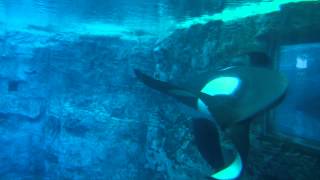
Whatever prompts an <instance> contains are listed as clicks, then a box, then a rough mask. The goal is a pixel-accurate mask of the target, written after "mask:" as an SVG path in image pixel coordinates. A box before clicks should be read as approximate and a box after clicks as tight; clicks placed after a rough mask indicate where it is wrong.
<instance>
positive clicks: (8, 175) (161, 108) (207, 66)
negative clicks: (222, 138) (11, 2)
mask: <svg viewBox="0 0 320 180" xmlns="http://www.w3.org/2000/svg"><path fill="white" fill-rule="evenodd" d="M319 12H320V6H319V3H307V4H299V5H295V4H293V5H288V6H285V7H283V11H282V12H281V13H279V12H277V13H273V14H269V15H266V16H258V17H253V18H246V19H243V20H240V21H234V22H228V23H227V24H224V23H222V22H211V23H208V24H206V25H196V26H193V27H191V28H190V29H185V30H178V31H176V32H174V33H173V34H172V35H171V36H170V37H168V38H167V39H165V40H163V41H160V42H157V43H156V44H153V43H151V42H149V43H142V42H133V41H123V40H119V39H117V38H105V37H90V36H88V37H84V36H83V37H74V36H63V35H59V34H55V35H50V36H47V35H43V36H40V35H37V36H34V35H31V34H28V33H23V32H7V33H5V34H3V35H2V36H1V37H0V93H1V97H0V144H2V150H1V152H0V162H2V163H0V177H1V179H114V180H118V179H159V180H161V179H186V180H187V179H202V178H203V177H204V176H205V175H207V174H208V173H209V172H210V168H209V167H208V165H207V164H206V162H205V161H204V160H203V159H202V158H201V157H200V154H199V152H198V151H197V149H196V147H195V146H194V143H193V141H192V139H193V137H192V134H191V130H190V129H191V127H190V126H191V122H190V117H191V116H190V115H189V114H186V113H185V112H186V111H189V109H186V107H183V106H181V105H180V104H179V103H177V102H176V101H175V100H173V99H171V98H168V97H166V96H163V95H160V94H159V93H158V92H155V91H153V90H150V89H148V88H146V87H145V86H143V84H141V83H140V82H138V81H137V79H136V78H135V77H134V75H133V73H132V69H133V68H134V67H139V68H140V69H143V71H144V72H147V73H148V74H151V75H154V76H155V77H157V78H159V79H163V80H168V81H174V82H177V83H185V81H186V80H187V79H188V78H191V76H192V75H194V74H197V73H201V72H205V71H209V70H214V69H217V68H220V67H225V66H227V65H230V64H233V63H242V64H246V59H245V58H244V57H243V56H242V55H243V54H244V53H245V52H247V51H252V50H262V51H265V52H267V53H270V52H273V51H274V48H276V47H277V46H278V45H279V44H288V43H296V42H301V41H306V42H307V41H310V40H313V41H319V40H320V35H319V33H318V32H319V30H320V21H318V19H319V17H320V14H319ZM293 37H294V38H293ZM270 55H271V54H270ZM251 142H252V148H251V151H250V156H249V162H248V164H249V165H248V167H247V171H246V173H245V176H244V178H243V179H315V177H320V174H319V171H318V169H319V168H320V160H319V156H318V155H319V154H318V153H314V152H309V151H307V150H304V149H303V148H298V147H297V146H295V145H292V144H291V143H289V142H287V141H285V140H279V139H277V138H274V137H269V136H265V133H264V125H263V120H261V121H256V122H255V123H254V124H253V126H252V130H251ZM4 162H5V163H4Z"/></svg>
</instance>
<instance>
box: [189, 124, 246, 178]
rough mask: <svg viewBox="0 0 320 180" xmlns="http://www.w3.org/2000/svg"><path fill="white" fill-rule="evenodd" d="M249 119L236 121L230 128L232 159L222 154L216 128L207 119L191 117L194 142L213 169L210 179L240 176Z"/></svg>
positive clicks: (244, 159) (244, 160)
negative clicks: (234, 151)
mask: <svg viewBox="0 0 320 180" xmlns="http://www.w3.org/2000/svg"><path fill="white" fill-rule="evenodd" d="M249 125H250V121H244V122H240V123H236V124H235V125H234V126H232V127H231V128H230V138H231V140H232V143H233V144H234V147H235V150H236V154H235V156H234V158H233V160H232V161H228V162H227V161H226V159H225V158H226V157H224V155H223V152H224V151H223V148H222V146H221V142H220V137H219V132H218V128H217V127H216V125H215V124H214V123H213V122H212V121H210V120H208V119H203V118H202V119H193V133H194V138H195V143H196V145H197V147H198V150H199V152H200V154H201V155H202V157H203V158H204V159H205V160H206V161H207V163H208V164H209V165H210V166H211V167H212V168H213V169H214V170H215V172H214V173H213V174H212V175H211V176H210V178H211V179H218V180H222V179H233V180H234V179H237V178H238V177H240V176H241V174H242V172H243V170H244V168H245V165H246V161H247V156H248V151H249Z"/></svg>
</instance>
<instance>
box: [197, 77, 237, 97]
mask: <svg viewBox="0 0 320 180" xmlns="http://www.w3.org/2000/svg"><path fill="white" fill-rule="evenodd" d="M239 85H240V79H239V78H237V77H228V76H221V77H218V78H215V79H213V80H211V81H210V82H208V83H207V84H206V85H205V86H204V87H203V88H202V89H201V92H202V93H206V94H208V95H210V96H214V95H230V94H233V93H234V92H235V91H236V90H237V89H238V87H239Z"/></svg>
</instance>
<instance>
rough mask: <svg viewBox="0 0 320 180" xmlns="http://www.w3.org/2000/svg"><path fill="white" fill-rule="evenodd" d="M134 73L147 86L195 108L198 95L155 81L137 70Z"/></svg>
mask: <svg viewBox="0 0 320 180" xmlns="http://www.w3.org/2000/svg"><path fill="white" fill-rule="evenodd" d="M134 73H135V75H136V76H137V78H138V79H139V80H140V81H142V82H143V83H144V84H145V85H147V86H149V87H151V88H153V89H155V90H158V91H160V92H162V93H165V94H167V95H169V96H172V97H174V98H176V99H178V100H180V101H181V102H183V103H185V104H187V105H189V106H191V107H195V105H196V101H197V96H196V94H194V93H192V92H190V91H189V90H186V89H184V88H180V87H178V86H175V85H172V84H170V83H167V82H164V81H160V80H157V79H154V78H152V77H150V76H148V75H146V74H144V73H142V72H141V71H139V70H137V69H134Z"/></svg>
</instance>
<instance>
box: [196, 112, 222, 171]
mask: <svg viewBox="0 0 320 180" xmlns="http://www.w3.org/2000/svg"><path fill="white" fill-rule="evenodd" d="M193 133H194V140H195V143H196V145H197V147H198V150H199V152H200V154H201V155H202V157H203V158H204V159H205V160H206V161H207V163H208V164H209V165H210V166H211V167H212V168H213V169H220V168H221V167H223V166H224V159H223V154H222V150H221V145H220V138H219V132H218V128H217V127H216V125H215V124H214V123H213V122H212V121H210V120H208V119H204V118H201V119H200V118H199V119H193Z"/></svg>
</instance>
